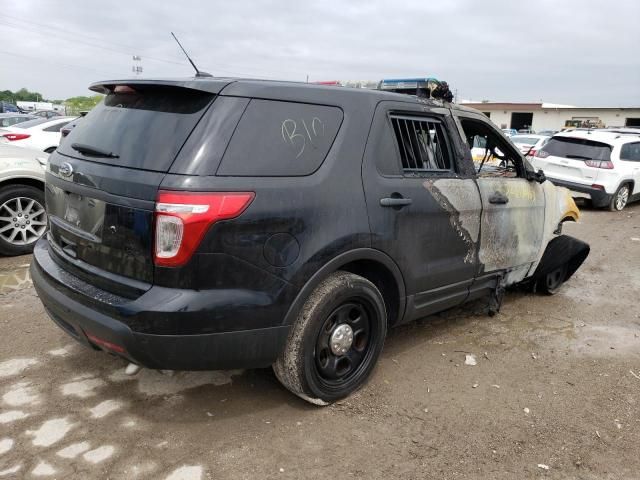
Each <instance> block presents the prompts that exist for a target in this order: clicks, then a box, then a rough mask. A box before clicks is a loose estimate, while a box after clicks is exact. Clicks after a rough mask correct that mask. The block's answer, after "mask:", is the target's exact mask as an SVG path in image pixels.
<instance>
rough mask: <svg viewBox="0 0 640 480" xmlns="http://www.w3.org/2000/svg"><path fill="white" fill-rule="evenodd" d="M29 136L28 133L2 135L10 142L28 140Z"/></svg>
mask: <svg viewBox="0 0 640 480" xmlns="http://www.w3.org/2000/svg"><path fill="white" fill-rule="evenodd" d="M30 136H31V135H29V134H28V133H5V134H4V135H3V137H4V138H6V139H7V140H9V141H10V142H15V141H16V140H24V139H25V138H29V137H30Z"/></svg>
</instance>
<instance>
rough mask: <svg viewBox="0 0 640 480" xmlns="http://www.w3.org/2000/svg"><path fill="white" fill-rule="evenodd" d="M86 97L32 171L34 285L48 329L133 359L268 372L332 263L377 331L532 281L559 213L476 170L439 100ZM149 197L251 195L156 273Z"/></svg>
mask: <svg viewBox="0 0 640 480" xmlns="http://www.w3.org/2000/svg"><path fill="white" fill-rule="evenodd" d="M92 89H93V90H95V91H100V92H103V93H107V99H106V103H105V105H102V106H100V107H98V108H97V109H96V110H95V111H92V112H91V113H89V114H88V115H87V116H86V117H85V119H84V120H83V122H82V123H81V124H79V125H78V127H77V128H76V129H74V130H73V131H72V132H71V133H70V135H69V137H68V138H67V139H66V140H65V142H64V145H63V146H62V148H61V149H60V150H59V151H56V152H54V153H53V154H52V155H51V157H50V160H49V167H48V170H47V173H46V176H47V183H48V186H47V192H46V196H47V208H48V211H49V215H50V218H51V232H50V234H49V236H48V238H47V239H46V240H42V241H40V242H39V243H38V245H37V247H36V249H35V252H34V262H33V264H32V276H33V280H34V284H35V287H36V289H37V291H38V294H39V296H40V298H41V299H42V301H43V303H44V305H45V307H46V309H47V311H48V312H49V314H50V315H51V317H52V319H53V320H54V321H55V322H56V323H57V324H58V325H59V326H60V327H61V328H63V329H64V330H65V331H66V332H68V333H69V334H70V335H72V336H73V337H74V338H76V339H77V340H79V341H81V342H83V343H85V344H87V345H90V346H92V347H93V348H99V349H103V350H106V351H109V352H110V353H115V354H117V355H120V356H123V357H125V358H128V359H129V360H131V361H133V362H135V363H138V364H141V365H144V366H147V367H152V368H165V369H212V368H235V367H259V366H260V367H261V366H267V365H270V364H271V363H273V362H274V360H275V359H276V357H277V356H278V355H279V354H280V352H281V351H282V349H283V348H284V345H285V343H286V341H287V336H288V334H289V332H290V328H291V325H292V324H293V323H294V320H295V318H296V316H297V315H298V314H299V312H300V311H301V309H302V305H303V303H304V302H305V300H306V299H307V298H308V296H309V295H310V294H311V292H312V291H313V290H314V289H315V288H316V287H317V286H318V285H319V284H320V283H321V282H322V281H323V279H324V278H326V277H327V275H329V274H330V273H332V272H335V271H336V270H340V269H342V270H346V271H349V272H353V273H357V274H359V275H362V276H364V277H365V278H369V279H370V280H371V282H372V283H373V284H374V285H375V286H376V287H377V288H378V289H379V290H380V291H381V292H383V295H384V299H385V307H386V311H387V316H388V321H389V323H390V324H399V323H402V322H403V321H408V320H411V319H413V318H417V317H420V316H424V315H427V314H430V313H433V312H435V311H438V310H442V309H444V308H448V307H451V306H454V305H457V304H459V303H462V302H464V301H465V300H468V299H470V298H473V297H475V296H479V295H481V294H487V293H493V292H495V291H496V290H497V289H499V288H502V287H504V286H506V285H508V284H513V283H518V282H521V281H523V280H526V279H527V278H532V276H533V275H534V272H536V271H537V272H538V273H540V271H541V269H540V267H539V265H540V263H541V259H542V257H543V254H544V252H545V249H546V246H547V244H548V243H549V242H550V241H551V239H552V238H553V237H555V236H557V233H554V232H557V231H558V225H559V223H560V222H561V221H563V220H565V219H567V218H572V219H576V218H577V209H576V208H575V204H573V201H572V200H571V199H570V197H566V198H565V195H564V193H559V192H561V190H559V189H557V188H555V187H553V186H552V185H550V184H549V183H548V182H547V183H542V184H541V183H539V182H537V181H534V180H531V179H530V178H525V175H529V174H530V173H531V172H527V171H525V170H526V166H525V165H524V164H522V165H519V166H518V167H517V169H518V171H517V173H518V177H517V178H510V179H500V178H486V179H483V178H481V177H480V176H478V175H477V172H476V168H475V166H474V164H473V160H472V158H471V155H470V151H469V148H470V147H469V145H468V141H467V139H466V138H465V134H464V132H463V131H462V127H461V124H460V118H459V117H463V116H465V115H466V116H470V117H473V116H474V115H475V114H474V113H473V112H471V111H466V110H464V109H459V108H457V107H453V106H451V105H449V104H442V103H438V102H434V101H426V100H422V99H421V100H418V99H416V98H413V97H409V96H405V95H399V94H393V93H383V92H375V91H365V90H359V89H349V88H335V87H325V86H318V85H308V84H298V83H287V82H266V81H251V80H237V81H236V80H232V79H192V80H178V81H173V80H160V81H155V80H132V81H129V80H125V81H109V82H101V83H99V84H95V85H94V86H93V87H92ZM131 92H136V93H135V95H132V93H131ZM129 95H132V96H129ZM183 98H187V99H188V101H187V102H186V104H187V105H186V106H185V102H182V99H183ZM474 118H475V117H474ZM125 127H127V128H125ZM408 127H411V128H412V129H413V130H412V132H410V133H403V132H405V130H403V129H404V128H408ZM407 131H408V130H407ZM101 132H102V133H101ZM500 135H501V134H500ZM149 139H152V140H153V142H154V143H153V144H152V145H149V144H148V143H147V142H148V140H149ZM163 143H169V144H170V148H168V149H165V148H163ZM87 144H89V146H90V147H91V148H94V150H95V151H97V152H98V153H97V154H96V153H95V152H94V150H91V149H90V148H89V147H87ZM74 145H75V146H74ZM150 151H151V152H158V154H157V155H155V156H156V157H158V158H157V159H154V155H151V154H150V153H149V152H150ZM409 151H411V152H412V153H408V152H409ZM402 152H404V153H402ZM517 155H519V153H517ZM421 156H422V157H421ZM418 157H420V158H423V160H424V161H425V162H426V161H427V160H428V161H432V162H434V163H433V165H432V166H431V167H428V168H418V167H420V166H419V165H418V164H417V163H416V161H417V159H418ZM427 157H428V159H427ZM518 158H519V159H520V161H521V162H524V160H523V159H522V157H521V156H519V157H518ZM425 159H427V160H425ZM407 161H413V162H414V164H412V165H410V167H412V168H407V165H405V164H404V163H403V162H405V163H406V162H407ZM414 167H415V168H414ZM423 167H424V165H423ZM409 170H410V171H409ZM161 192H178V193H180V192H188V193H189V194H190V195H197V194H199V193H210V192H215V193H216V194H218V195H224V194H225V193H226V192H229V193H231V194H234V192H250V194H251V195H252V196H251V199H252V200H251V201H250V202H249V203H248V204H247V206H246V208H245V209H244V210H242V212H241V214H239V215H238V216H237V217H234V218H229V219H224V218H223V219H221V220H218V221H215V223H213V224H211V225H210V226H209V227H208V228H206V229H204V231H203V234H202V237H201V238H199V239H198V242H197V244H196V245H195V247H194V250H193V252H191V254H190V256H189V257H188V260H187V261H186V262H185V263H184V264H181V265H180V266H167V264H165V263H163V262H162V261H161V259H160V260H159V257H158V254H157V252H158V250H157V249H158V238H157V229H158V228H159V227H158V223H157V222H158V212H159V211H160V210H158V208H159V207H158V205H159V204H160V203H161V202H160V201H159V198H160V197H159V195H160V194H161ZM496 194H497V195H498V197H500V198H502V197H507V198H508V202H509V203H508V204H500V203H498V204H493V203H491V199H492V198H493V197H495V196H496ZM154 235H155V237H154ZM180 248H182V247H180ZM154 252H155V253H154ZM576 268H577V267H576ZM571 273H573V272H571Z"/></svg>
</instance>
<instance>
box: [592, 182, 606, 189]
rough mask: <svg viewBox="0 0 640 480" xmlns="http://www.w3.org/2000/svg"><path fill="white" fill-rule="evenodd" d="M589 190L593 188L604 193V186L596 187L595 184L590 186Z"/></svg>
mask: <svg viewBox="0 0 640 480" xmlns="http://www.w3.org/2000/svg"><path fill="white" fill-rule="evenodd" d="M591 188H595V189H596V190H603V191H604V185H598V184H597V183H594V184H593V185H591Z"/></svg>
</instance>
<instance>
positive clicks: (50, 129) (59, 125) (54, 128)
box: [43, 123, 66, 132]
mask: <svg viewBox="0 0 640 480" xmlns="http://www.w3.org/2000/svg"><path fill="white" fill-rule="evenodd" d="M65 125H66V123H55V124H53V125H51V126H50V127H47V128H43V130H44V131H45V132H59V131H60V130H62V127H64V126H65Z"/></svg>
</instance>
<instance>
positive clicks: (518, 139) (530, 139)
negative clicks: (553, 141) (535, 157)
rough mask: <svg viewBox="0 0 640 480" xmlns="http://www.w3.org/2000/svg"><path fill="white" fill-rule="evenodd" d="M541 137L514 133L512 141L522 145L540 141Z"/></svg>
mask: <svg viewBox="0 0 640 480" xmlns="http://www.w3.org/2000/svg"><path fill="white" fill-rule="evenodd" d="M538 140H540V139H539V138H535V137H520V136H518V135H514V136H512V137H511V141H512V142H513V143H519V144H521V145H535V144H536V143H538Z"/></svg>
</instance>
